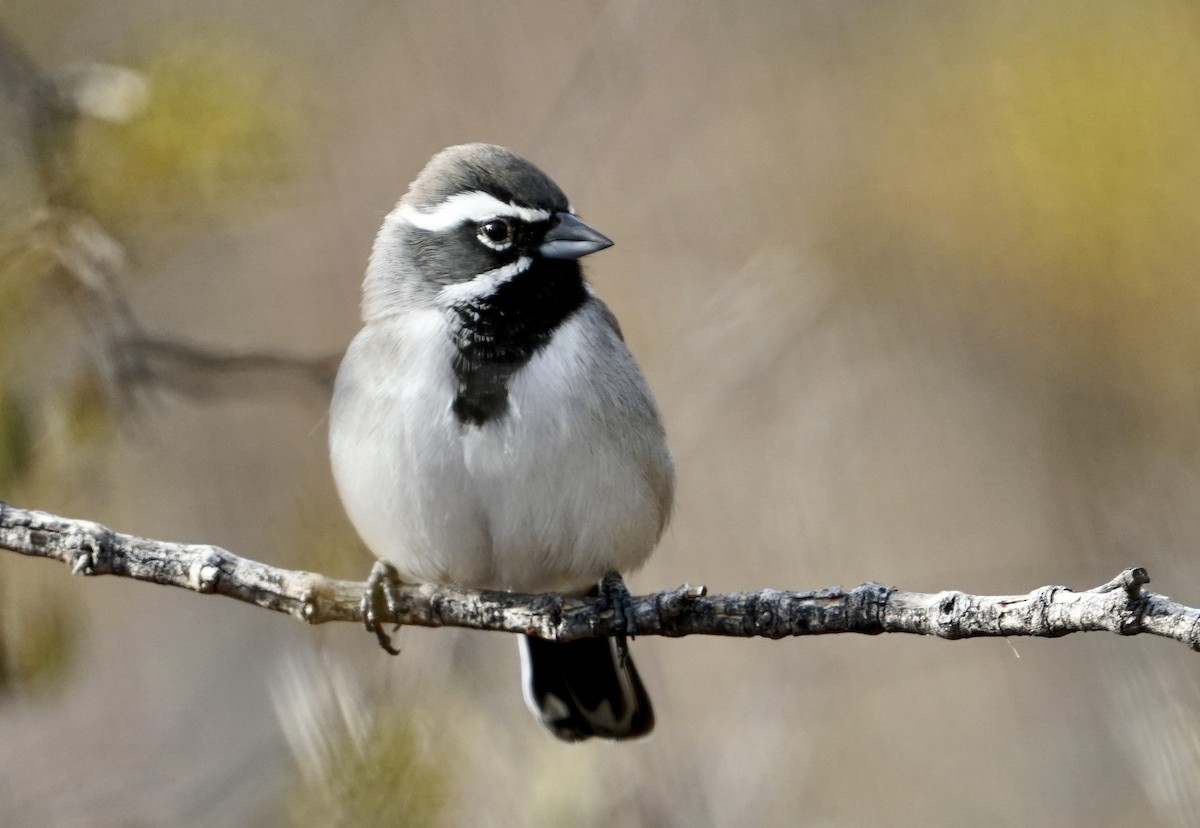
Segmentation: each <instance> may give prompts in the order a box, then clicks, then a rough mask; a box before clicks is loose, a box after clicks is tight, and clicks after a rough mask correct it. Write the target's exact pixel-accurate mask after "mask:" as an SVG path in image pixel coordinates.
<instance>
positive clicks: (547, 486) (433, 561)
mask: <svg viewBox="0 0 1200 828" xmlns="http://www.w3.org/2000/svg"><path fill="white" fill-rule="evenodd" d="M611 245H612V241H611V240H610V239H609V238H608V237H606V236H604V235H603V234H601V233H600V232H599V231H597V230H595V229H594V228H592V227H591V226H589V225H588V224H586V223H585V222H584V221H583V220H582V219H581V218H579V216H578V215H577V214H576V212H575V209H574V207H573V206H572V204H571V202H570V201H569V200H568V199H567V197H566V195H565V194H564V193H563V191H562V190H561V189H560V188H559V186H558V185H557V184H555V183H554V181H553V180H551V179H550V177H549V176H547V175H546V174H545V173H544V172H542V171H541V170H540V169H539V168H538V167H536V166H534V164H532V163H531V162H529V161H527V160H526V159H524V158H523V157H521V156H519V155H517V154H515V153H514V152H512V151H511V150H508V149H505V148H504V147H500V146H496V145H493V144H480V143H475V144H462V145H458V146H453V147H449V148H447V149H444V150H442V151H441V152H439V153H437V154H436V155H434V156H433V158H432V159H431V160H430V161H429V162H428V163H427V164H426V165H425V167H424V169H422V170H421V172H420V173H419V174H418V175H417V177H416V179H415V180H413V182H412V183H411V184H410V185H409V187H408V190H407V192H406V193H405V195H404V196H403V197H402V198H401V199H400V201H399V202H398V204H397V205H396V207H395V209H393V210H392V211H391V212H390V213H389V214H388V215H387V217H386V218H385V219H384V222H383V225H382V227H381V228H380V230H379V233H378V235H377V237H376V239H375V243H374V246H373V247H372V251H371V255H370V259H369V263H368V266H367V271H366V275H365V277H364V279H363V292H362V305H361V312H362V329H361V330H360V331H359V333H358V334H357V335H356V336H355V337H354V339H353V341H352V342H351V344H350V346H349V347H348V349H347V351H346V354H345V357H344V358H343V360H342V363H341V366H340V368H339V369H338V374H337V379H336V381H335V386H334V394H333V399H332V403H331V406H330V417H329V423H330V426H329V428H330V431H329V438H330V457H331V466H332V470H333V475H334V479H335V482H336V485H337V489H338V492H339V495H340V497H341V500H342V503H343V505H344V507H345V510H346V513H347V515H348V516H349V518H350V521H351V523H352V524H353V525H354V527H355V529H356V530H357V532H358V534H359V536H360V537H361V538H362V540H363V541H364V543H365V544H366V546H367V547H368V548H369V549H370V551H371V552H372V553H373V554H374V555H375V557H376V558H377V562H376V564H375V569H373V570H372V578H371V579H370V581H369V582H368V583H369V584H370V585H371V586H370V587H369V588H368V592H370V593H371V595H368V596H364V618H365V619H366V620H367V625H368V629H373V630H374V631H375V633H376V635H377V636H379V637H380V643H381V644H383V645H384V646H385V648H387V649H388V650H389V651H392V652H395V651H394V650H393V649H392V648H391V646H390V639H389V638H388V637H387V636H386V634H384V633H383V632H382V631H381V629H380V626H379V619H378V618H377V617H376V615H377V614H378V613H376V612H375V608H376V607H378V606H379V604H378V603H377V602H378V600H380V598H379V595H380V591H381V590H382V591H383V592H386V590H387V588H388V587H389V585H393V586H394V581H395V580H397V579H398V580H399V581H401V582H404V583H431V584H440V585H456V586H464V587H470V588H476V589H483V590H504V591H512V592H521V593H545V592H559V593H564V594H569V595H584V594H591V595H599V596H601V597H602V598H605V599H606V600H610V601H611V602H612V604H613V605H614V606H615V607H616V609H618V610H620V608H621V605H620V601H621V599H622V598H625V599H627V598H628V592H627V591H624V583H623V581H622V580H621V577H620V573H628V572H630V571H632V570H635V569H637V568H638V567H640V566H641V565H642V564H643V563H644V562H645V561H646V560H647V558H648V557H649V556H650V554H651V552H652V551H653V550H654V548H655V547H656V546H657V544H658V542H659V540H660V538H661V537H662V534H663V531H664V529H665V528H666V526H667V523H668V520H669V519H670V515H671V510H672V504H673V500H674V491H675V472H674V465H673V461H672V458H671V454H670V452H669V450H668V447H667V442H666V437H665V433H664V429H663V425H662V418H661V416H660V414H659V411H658V408H657V405H656V403H655V400H654V397H653V396H652V394H651V392H650V389H649V388H648V386H647V383H646V381H645V379H644V377H643V376H642V373H641V371H640V369H639V368H638V365H637V363H636V362H635V360H634V358H633V356H632V355H631V354H630V351H629V349H628V348H627V347H626V344H625V341H624V337H623V335H622V333H621V328H620V326H619V325H618V323H617V320H616V318H615V317H614V315H613V314H612V312H611V311H610V310H609V308H608V307H607V306H606V305H605V303H604V302H603V301H602V300H601V299H600V298H599V297H598V296H597V295H596V294H595V292H594V291H593V289H592V287H591V285H590V284H589V283H588V282H587V281H585V279H584V276H583V271H582V268H581V265H580V262H579V259H581V258H582V257H584V256H587V255H589V254H592V253H595V252H597V251H600V250H603V249H605V248H607V247H609V246H611ZM520 645H521V653H520V654H521V667H522V677H523V691H524V697H525V702H526V704H527V706H528V707H529V709H530V710H531V711H532V712H533V714H534V716H535V717H536V718H537V720H538V721H539V722H540V723H541V724H542V725H543V726H544V727H545V728H547V729H548V730H549V731H550V732H551V733H552V734H554V735H555V736H557V737H558V738H560V739H563V740H565V741H571V742H575V741H580V740H584V739H588V738H591V737H600V738H605V739H629V738H634V737H639V736H643V735H645V734H647V733H649V732H650V731H651V730H652V729H653V727H654V721H655V716H654V709H653V706H652V704H651V702H650V698H649V696H648V695H647V692H646V689H645V686H644V684H643V682H642V680H641V677H640V676H639V674H638V671H637V668H636V666H635V665H634V663H633V660H632V659H631V658H629V657H628V651H627V649H626V648H625V645H624V639H623V638H620V639H614V638H585V639H581V640H576V641H572V642H555V641H547V640H541V639H538V638H533V637H527V636H522V638H521V641H520Z"/></svg>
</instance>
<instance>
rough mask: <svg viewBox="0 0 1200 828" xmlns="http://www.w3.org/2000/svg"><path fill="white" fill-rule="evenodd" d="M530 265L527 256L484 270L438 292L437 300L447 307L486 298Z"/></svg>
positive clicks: (529, 259)
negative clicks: (471, 277)
mask: <svg viewBox="0 0 1200 828" xmlns="http://www.w3.org/2000/svg"><path fill="white" fill-rule="evenodd" d="M531 264H533V259H531V258H530V257H529V256H522V257H521V258H519V259H517V260H516V261H515V262H512V263H511V264H506V265H504V267H497V268H496V269H494V270H485V271H484V272H483V273H480V274H479V275H478V276H476V277H474V278H473V279H468V280H467V281H465V282H455V283H454V284H452V285H446V286H445V287H444V288H442V289H441V290H440V291H438V298H439V299H440V300H442V302H443V303H444V304H446V305H447V306H449V305H456V304H458V303H459V302H467V301H470V300H471V299H478V298H479V297H481V296H487V295H488V294H490V293H492V292H493V291H494V290H495V289H496V288H498V287H500V285H502V284H504V283H505V282H507V281H509V280H511V279H514V278H516V277H517V275H519V274H521V273H524V272H525V271H526V270H528V269H529V266H530V265H531Z"/></svg>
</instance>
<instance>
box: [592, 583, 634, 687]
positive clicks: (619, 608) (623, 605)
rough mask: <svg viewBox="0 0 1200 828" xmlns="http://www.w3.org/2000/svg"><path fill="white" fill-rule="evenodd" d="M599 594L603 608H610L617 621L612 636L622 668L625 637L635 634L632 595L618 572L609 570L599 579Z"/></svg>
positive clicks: (625, 658)
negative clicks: (615, 632) (615, 630)
mask: <svg viewBox="0 0 1200 828" xmlns="http://www.w3.org/2000/svg"><path fill="white" fill-rule="evenodd" d="M600 596H601V597H602V598H603V599H604V604H605V609H610V610H612V613H613V619H614V620H615V621H616V622H617V630H618V633H617V635H615V636H614V637H613V641H615V642H616V645H617V663H618V664H619V665H620V666H621V667H622V668H624V666H625V663H626V662H627V661H628V660H629V642H628V641H627V640H626V637H627V636H628V637H629V638H634V637H635V636H636V635H637V626H636V623H635V621H634V618H633V596H632V595H630V594H629V588H628V587H627V586H625V579H624V578H622V577H621V573H619V572H610V573H608V574H607V575H605V576H604V577H603V578H602V579H601V580H600Z"/></svg>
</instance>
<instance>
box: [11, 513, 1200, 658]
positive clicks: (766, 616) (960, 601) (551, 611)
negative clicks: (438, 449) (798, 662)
mask: <svg viewBox="0 0 1200 828" xmlns="http://www.w3.org/2000/svg"><path fill="white" fill-rule="evenodd" d="M0 549H8V550H11V551H13V552H19V553H21V554H24V555H30V556H33V557H41V558H51V559H53V560H57V561H61V562H63V563H65V564H67V565H68V566H70V567H71V571H72V572H74V573H76V574H80V575H121V576H124V577H127V578H135V579H137V580H141V581H152V582H154V583H157V584H167V585H170V586H177V587H182V588H184V589H189V590H192V591H193V592H201V593H216V594H220V595H227V596H229V597H230V598H236V599H238V600H239V601H245V602H247V603H252V604H257V605H258V606H260V607H266V608H268V609H272V610H275V611H276V612H284V613H287V614H289V615H293V616H295V617H297V618H301V619H303V620H305V621H307V622H309V623H310V624H323V623H326V622H329V621H361V620H362V614H361V611H360V609H359V601H360V599H361V597H362V594H363V590H364V589H365V588H366V585H365V584H363V583H360V582H355V581H342V580H337V579H333V578H327V577H325V576H324V575H320V574H317V573H313V572H301V571H295V570H287V569H279V568H276V567H273V566H267V565H266V564H262V563H258V562H256V561H251V560H248V559H245V558H239V557H238V556H237V555H234V554H233V553H231V552H228V551H226V550H224V549H221V548H219V547H216V546H208V545H203V544H182V543H171V542H168V541H158V540H151V539H149V538H141V537H137V536H135V535H125V534H120V533H117V532H113V531H112V530H110V529H107V528H105V527H103V526H101V525H100V524H98V523H92V522H91V521H83V520H72V519H70V518H64V517H59V516H57V515H52V514H47V513H45V512H37V511H31V510H26V509H18V508H16V507H14V506H10V505H8V504H6V503H4V501H0ZM1149 581H1150V578H1149V576H1148V575H1147V574H1146V570H1144V569H1140V568H1138V569H1127V570H1125V571H1124V572H1122V573H1121V574H1120V575H1118V576H1117V577H1116V578H1114V579H1113V580H1111V581H1109V582H1108V583H1107V584H1104V585H1103V586H1099V587H1097V588H1095V589H1089V590H1086V591H1084V592H1074V591H1072V590H1070V589H1067V588H1066V587H1060V586H1047V587H1042V588H1040V589H1035V590H1034V591H1033V592H1031V593H1029V594H1028V595H1002V596H987V595H968V594H966V593H962V592H938V593H928V594H927V593H919V592H902V591H900V590H897V589H894V588H892V587H886V586H883V585H881V584H876V583H866V584H862V585H861V586H857V587H854V588H853V589H849V590H843V589H841V588H840V587H831V588H829V589H822V590H817V591H814V592H785V591H782V590H775V589H763V590H759V591H757V592H736V593H730V594H726V595H708V594H707V593H706V590H705V589H704V587H692V586H688V585H686V584H685V585H684V586H681V587H677V588H675V589H670V590H665V591H663V592H657V593H653V594H650V595H643V596H636V597H634V598H633V599H632V604H631V606H630V607H629V610H630V612H631V614H632V619H633V621H634V627H635V631H636V634H637V635H665V636H671V637H677V636H684V635H725V636H737V637H763V638H783V637H786V636H797V635H825V634H830V633H846V632H853V633H865V634H868V635H875V634H878V633H885V632H903V633H912V634H916V635H936V636H938V637H941V638H952V639H957V638H979V637H989V636H1038V637H1049V638H1054V637H1058V636H1062V635H1068V634H1070V633H1075V632H1092V631H1099V630H1107V631H1109V632H1113V633H1116V634H1118V635H1138V634H1140V633H1147V634H1149V635H1157V636H1162V637H1164V638H1170V639H1173V640H1175V641H1180V642H1182V643H1184V644H1186V645H1188V646H1189V647H1190V648H1192V649H1193V650H1200V610H1197V609H1194V608H1192V607H1187V606H1183V605H1182V604H1178V603H1175V602H1174V601H1171V600H1169V599H1167V598H1165V597H1163V596H1161V595H1155V594H1154V593H1151V592H1147V591H1146V590H1144V589H1143V586H1144V585H1145V584H1147V583H1149ZM400 595H401V607H400V612H399V614H398V616H397V617H396V618H393V619H390V620H392V621H396V622H398V623H402V624H413V625H417V626H422V627H470V628H473V629H480V630H494V631H499V632H511V633H524V634H526V635H533V636H537V637H539V638H546V639H551V640H558V641H571V640H574V639H579V638H587V637H589V636H597V635H617V634H619V633H620V632H621V631H622V630H621V621H620V619H618V618H616V617H615V616H614V614H613V612H612V611H611V610H609V609H607V608H605V607H604V605H603V602H602V601H601V600H600V599H595V598H583V597H576V596H564V595H559V594H547V595H520V594H515V593H503V592H481V591H478V590H472V589H464V588H460V587H441V586H433V585H429V584H421V585H410V586H404V587H402V588H401V591H400Z"/></svg>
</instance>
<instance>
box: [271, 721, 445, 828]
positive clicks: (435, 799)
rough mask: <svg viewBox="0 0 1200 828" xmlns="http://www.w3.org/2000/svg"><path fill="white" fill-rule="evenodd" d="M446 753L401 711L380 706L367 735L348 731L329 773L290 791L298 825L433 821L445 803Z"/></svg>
mask: <svg viewBox="0 0 1200 828" xmlns="http://www.w3.org/2000/svg"><path fill="white" fill-rule="evenodd" d="M446 767H447V763H446V761H445V757H441V756H440V755H439V750H438V749H437V748H436V746H435V747H434V749H430V748H429V747H428V746H426V745H423V744H422V743H421V740H420V739H418V738H417V736H416V734H415V732H414V731H413V729H412V726H411V725H410V724H409V723H408V722H407V721H406V720H405V718H404V716H402V715H401V714H400V713H396V712H391V711H387V710H381V711H379V712H378V713H377V714H376V716H375V718H374V720H373V721H372V723H371V725H370V727H369V728H368V730H367V735H366V738H365V739H364V740H362V741H356V740H354V739H352V738H350V737H349V735H347V736H345V738H344V739H343V740H342V742H341V743H340V745H338V746H337V747H336V748H335V750H334V751H333V753H332V755H330V756H329V757H327V761H326V762H325V771H326V775H325V776H324V778H322V779H319V780H307V781H306V782H305V783H303V784H300V785H298V788H297V790H296V792H295V793H294V795H292V796H290V797H289V799H288V801H289V803H290V808H291V813H292V824H293V825H296V826H313V828H316V826H321V828H325V826H347V828H349V826H364V828H366V827H368V826H385V825H412V826H421V825H432V824H436V823H437V821H438V816H439V814H440V813H441V811H442V809H443V807H444V805H445V803H446V794H447V784H446V777H445V768H446Z"/></svg>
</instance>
